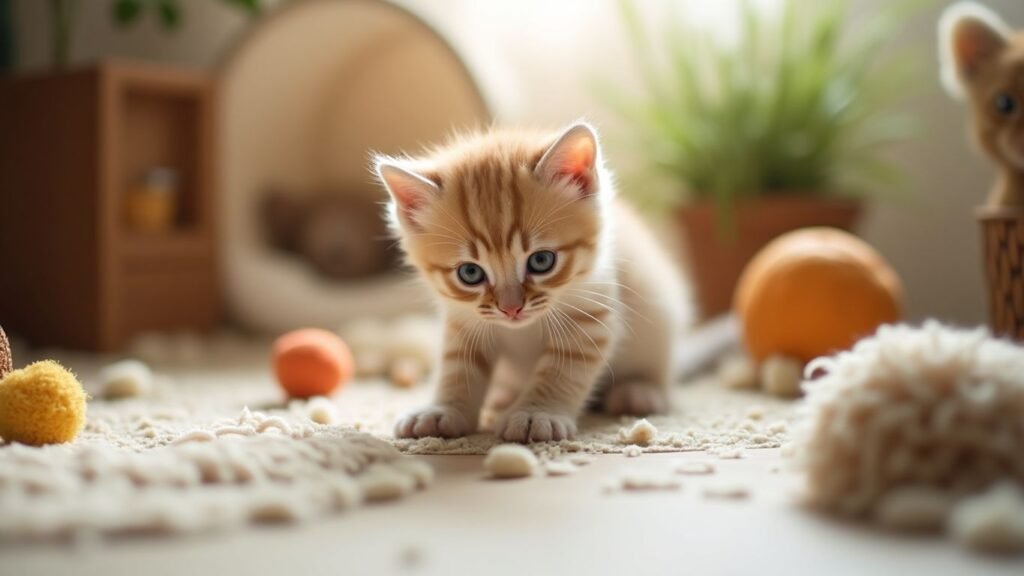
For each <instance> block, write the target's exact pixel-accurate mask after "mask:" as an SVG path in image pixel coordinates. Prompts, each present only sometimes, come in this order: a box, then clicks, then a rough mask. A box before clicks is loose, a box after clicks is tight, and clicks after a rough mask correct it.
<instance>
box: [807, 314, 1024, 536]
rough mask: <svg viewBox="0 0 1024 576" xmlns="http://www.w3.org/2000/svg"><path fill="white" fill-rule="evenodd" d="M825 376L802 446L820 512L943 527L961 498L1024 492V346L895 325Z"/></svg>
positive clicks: (932, 326)
mask: <svg viewBox="0 0 1024 576" xmlns="http://www.w3.org/2000/svg"><path fill="white" fill-rule="evenodd" d="M816 371H820V372H823V373H824V375H822V376H820V377H818V378H816V379H814V380H811V381H809V382H807V383H805V390H806V392H807V396H806V400H805V402H804V405H803V407H802V417H801V421H800V424H799V425H798V429H797V432H796V435H795V443H794V447H795V450H796V455H797V456H798V457H799V462H800V464H801V467H802V468H803V469H804V470H805V471H806V480H807V483H806V488H807V498H808V501H809V503H811V504H812V505H814V506H817V507H820V508H822V509H825V510H829V511H833V512H837V513H840V514H844V515H851V516H863V515H871V514H874V515H875V516H877V517H878V518H879V519H880V520H882V521H883V523H890V524H900V523H904V524H914V523H915V516H916V517H917V518H916V522H917V523H920V524H933V523H941V522H942V521H943V520H944V518H945V515H944V509H945V508H946V507H947V505H948V504H950V503H952V502H953V501H955V500H957V499H959V498H961V497H963V496H966V495H971V494H976V493H978V492H980V491H982V490H984V489H986V488H988V487H990V486H991V485H993V484H994V483H996V482H999V481H1005V480H1010V481H1016V482H1017V483H1024V348H1022V347H1020V346H1017V345H1014V344H1012V343H1010V342H1007V341H1004V340H999V339H995V338H992V337H991V336H990V335H989V333H988V332H987V331H986V330H984V329H977V330H960V329H954V328H948V327H945V326H942V325H940V324H939V323H937V322H928V323H925V325H924V326H922V327H912V326H903V325H900V326H886V327H883V328H881V329H880V330H879V331H878V332H877V334H875V335H874V336H873V337H870V338H866V339H864V340H862V341H860V342H859V343H857V344H856V346H855V347H854V348H853V349H852V350H851V351H849V352H844V353H840V354H838V355H836V356H833V357H830V358H822V359H818V360H816V361H814V362H812V363H811V364H810V365H808V367H807V372H808V374H810V373H813V372H816Z"/></svg>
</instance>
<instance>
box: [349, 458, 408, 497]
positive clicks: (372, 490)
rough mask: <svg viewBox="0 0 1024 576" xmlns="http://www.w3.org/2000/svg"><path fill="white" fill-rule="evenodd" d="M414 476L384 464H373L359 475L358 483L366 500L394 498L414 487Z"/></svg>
mask: <svg viewBox="0 0 1024 576" xmlns="http://www.w3.org/2000/svg"><path fill="white" fill-rule="evenodd" d="M416 483H417V481H416V478H415V477H413V476H412V475H410V474H403V473H401V472H397V471H395V470H391V469H389V468H388V467H385V466H379V465H376V464H375V465H373V466H370V468H369V469H367V471H366V473H365V474H363V475H362V476H360V478H359V485H360V487H361V488H362V492H363V497H364V498H365V499H366V501H367V502H382V501H386V500H395V499H397V498H401V497H402V496H405V495H406V494H409V493H411V492H412V491H413V490H415V489H416Z"/></svg>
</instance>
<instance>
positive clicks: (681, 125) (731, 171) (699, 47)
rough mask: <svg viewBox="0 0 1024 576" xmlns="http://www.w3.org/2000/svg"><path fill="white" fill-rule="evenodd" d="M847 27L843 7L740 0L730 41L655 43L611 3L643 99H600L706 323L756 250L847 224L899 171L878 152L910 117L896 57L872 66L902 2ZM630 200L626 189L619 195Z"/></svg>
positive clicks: (676, 25)
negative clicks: (679, 255) (663, 208)
mask: <svg viewBox="0 0 1024 576" xmlns="http://www.w3.org/2000/svg"><path fill="white" fill-rule="evenodd" d="M897 4H898V6H895V5H892V4H890V5H888V6H887V7H884V8H881V9H880V11H879V12H878V13H876V14H875V15H871V16H866V17H864V19H863V21H860V22H858V23H857V26H856V34H843V32H844V30H845V29H846V28H847V27H846V24H847V22H848V13H847V6H846V2H845V1H843V0H837V1H835V2H815V1H811V0H780V2H779V4H778V5H777V9H775V10H773V11H771V12H769V11H767V10H764V9H758V8H756V7H754V6H753V5H752V4H751V3H749V2H745V3H743V4H742V6H741V8H740V14H741V20H742V22H741V23H740V25H739V31H738V32H739V33H738V35H737V37H736V38H735V39H734V40H733V41H731V42H730V41H726V40H724V39H721V38H715V37H712V36H710V35H709V34H708V33H706V32H705V31H702V30H699V29H697V28H696V27H695V26H693V25H690V24H687V23H686V22H685V21H683V20H681V19H680V18H667V19H666V22H667V24H666V29H665V30H663V31H662V32H663V33H662V34H661V35H658V36H656V37H657V38H658V40H655V41H652V37H653V36H652V35H651V34H650V33H649V32H650V31H649V30H647V29H646V27H645V26H644V25H643V23H642V22H641V19H640V18H639V15H638V14H637V13H636V11H635V10H634V8H633V7H632V5H631V4H629V3H627V2H622V3H621V9H622V14H623V17H624V21H625V22H626V25H627V28H628V31H629V35H630V38H631V42H632V44H633V47H634V53H635V57H636V63H637V69H638V70H639V72H640V74H641V77H642V86H643V88H644V95H643V97H642V98H640V99H637V98H635V97H630V96H627V95H624V94H623V93H622V92H621V91H618V90H615V91H611V92H609V96H610V99H609V101H610V103H612V105H613V106H614V107H615V108H616V110H618V111H619V112H620V113H621V114H623V115H624V116H625V117H626V118H627V119H628V120H629V122H630V126H631V127H634V128H635V135H636V136H637V137H638V139H639V142H638V143H637V144H639V146H640V148H639V149H642V150H643V151H644V153H643V157H644V158H645V159H646V161H647V162H648V164H647V165H646V166H645V168H646V169H647V170H648V171H651V172H660V173H662V174H666V175H668V176H669V178H670V179H671V180H672V181H673V182H674V185H673V186H672V187H671V189H670V190H668V191H667V192H657V193H656V194H657V196H656V197H653V198H652V197H651V193H650V192H649V191H650V190H658V188H657V187H649V186H640V187H634V188H633V190H643V191H646V192H645V194H646V195H647V196H646V197H644V198H642V199H641V200H643V203H645V204H651V203H652V201H653V202H655V203H657V204H661V205H665V204H667V205H669V206H671V208H672V209H673V210H674V213H675V215H676V218H677V220H678V222H679V223H680V225H681V227H682V230H683V233H682V235H681V236H682V237H683V240H684V242H685V248H686V251H687V254H688V265H689V268H690V271H691V274H692V276H693V277H694V281H695V284H696V290H697V295H698V299H699V303H700V306H701V311H702V314H703V316H704V317H705V318H707V317H711V316H714V315H717V314H719V313H722V312H725V311H727V310H728V309H729V307H730V305H731V303H732V295H733V288H734V285H735V283H736V280H737V278H738V277H739V275H740V273H741V271H742V269H743V267H744V266H745V264H746V263H747V262H748V261H749V259H750V258H751V257H752V256H753V255H754V254H755V253H756V252H757V250H758V249H759V248H761V246H763V245H764V244H765V243H767V242H768V241H769V240H771V239H772V238H774V237H776V236H778V235H780V234H782V233H784V232H787V231H789V230H792V229H795V228H800V227H805V226H821V225H826V226H834V227H838V228H842V229H846V230H850V229H852V228H853V227H854V226H855V224H856V222H857V220H858V217H859V216H860V213H861V200H860V199H861V198H862V195H863V194H864V193H865V192H868V191H872V190H880V189H882V190H890V189H893V188H894V187H895V185H896V184H897V181H898V180H899V172H898V170H897V169H896V168H895V166H893V165H892V164H891V163H890V162H888V161H887V160H886V159H885V158H884V156H883V151H884V150H883V149H884V147H885V145H886V144H889V143H892V142H893V141H896V140H898V139H901V138H903V137H905V136H906V135H907V133H908V131H909V127H910V118H908V117H907V116H906V114H905V113H903V112H900V111H899V110H897V109H895V107H894V105H895V104H897V103H898V100H899V99H900V98H901V97H902V96H903V94H904V93H905V88H906V86H907V84H908V83H907V82H906V78H907V74H906V72H907V70H906V67H905V66H904V64H905V61H903V60H901V59H894V58H885V59H884V60H883V59H882V58H880V56H881V50H882V48H883V47H884V46H885V44H886V41H887V40H888V38H889V37H890V36H891V35H892V34H893V32H894V30H895V26H896V25H897V24H898V23H899V22H901V21H902V20H903V19H905V17H906V15H908V14H909V8H911V6H910V5H909V4H908V3H907V2H902V3H897ZM626 192H627V193H628V192H630V190H627V191H626Z"/></svg>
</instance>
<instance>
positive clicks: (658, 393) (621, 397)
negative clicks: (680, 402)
mask: <svg viewBox="0 0 1024 576" xmlns="http://www.w3.org/2000/svg"><path fill="white" fill-rule="evenodd" d="M604 410H605V412H607V413H608V414H611V415H613V416H621V415H623V414H628V415H630V416H649V415H651V414H663V413H665V412H667V411H668V394H667V391H666V390H665V389H664V388H663V387H661V386H658V385H656V384H651V383H648V382H631V383H627V384H616V385H614V386H612V387H611V389H610V390H608V396H607V397H606V398H605V400H604Z"/></svg>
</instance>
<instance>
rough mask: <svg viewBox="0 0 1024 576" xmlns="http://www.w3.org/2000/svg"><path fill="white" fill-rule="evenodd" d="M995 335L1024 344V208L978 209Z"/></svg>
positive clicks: (991, 321) (991, 317)
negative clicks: (1023, 265) (1023, 261)
mask: <svg viewBox="0 0 1024 576" xmlns="http://www.w3.org/2000/svg"><path fill="white" fill-rule="evenodd" d="M976 216H977V218H978V223H979V224H981V233H982V251H983V252H984V255H985V278H986V280H987V281H988V310H989V324H990V325H991V327H992V332H994V333H995V334H997V335H999V336H1009V337H1011V338H1014V339H1016V340H1021V341H1024V267H1022V259H1024V208H996V207H987V206H985V207H981V208H978V210H977V213H976Z"/></svg>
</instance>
